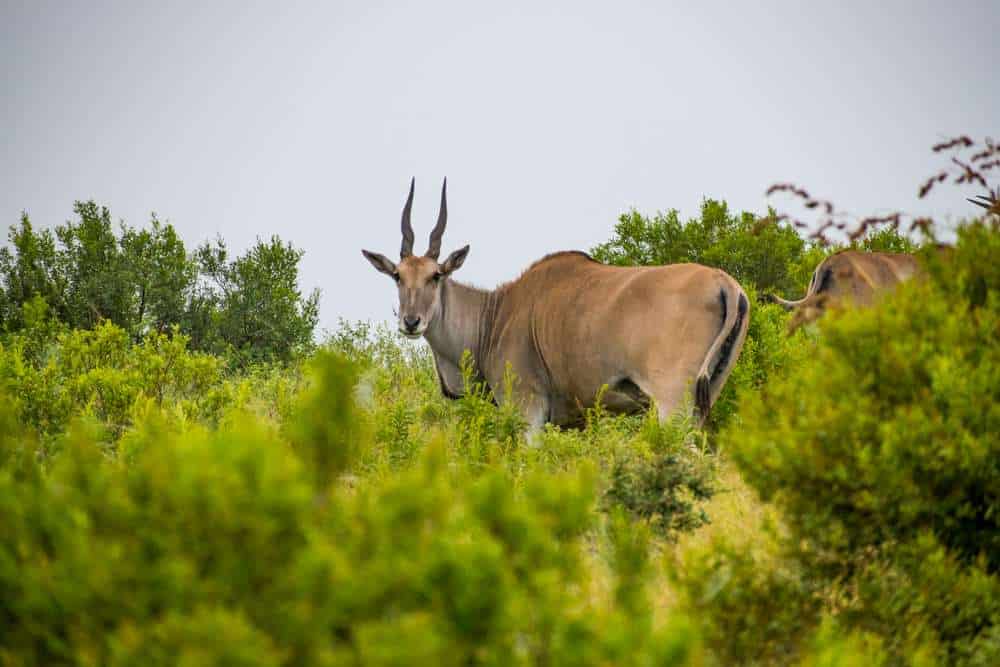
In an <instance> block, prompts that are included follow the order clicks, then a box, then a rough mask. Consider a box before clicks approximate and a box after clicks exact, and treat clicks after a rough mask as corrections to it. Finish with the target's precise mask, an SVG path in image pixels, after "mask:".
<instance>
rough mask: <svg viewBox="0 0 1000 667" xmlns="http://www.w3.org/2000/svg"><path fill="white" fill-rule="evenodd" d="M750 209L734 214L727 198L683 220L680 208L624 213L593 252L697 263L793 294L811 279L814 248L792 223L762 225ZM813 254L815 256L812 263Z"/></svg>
mask: <svg viewBox="0 0 1000 667" xmlns="http://www.w3.org/2000/svg"><path fill="white" fill-rule="evenodd" d="M758 223H759V221H758V219H757V217H756V216H755V215H753V214H751V213H741V214H739V215H736V214H733V213H731V212H730V211H729V207H728V206H727V205H726V203H725V202H720V201H715V200H713V199H706V200H705V201H703V202H702V205H701V214H700V216H699V217H698V218H693V219H691V220H688V221H687V222H682V221H681V219H680V214H679V213H678V212H677V211H676V210H671V211H668V212H667V213H665V214H663V213H659V214H657V215H655V216H654V217H653V218H648V217H646V216H643V215H642V214H640V213H639V212H638V211H635V210H633V211H631V212H629V213H626V214H623V215H622V216H621V217H620V218H619V219H618V224H617V225H615V231H614V236H613V237H612V238H611V240H609V241H607V242H606V243H602V244H600V245H598V246H597V247H595V248H594V249H593V250H592V251H591V252H592V254H593V256H594V258H595V259H598V260H600V261H602V262H606V263H608V264H618V265H628V266H632V265H641V266H656V265H662V264H676V263H680V262H696V263H699V264H705V265H707V266H715V267H718V268H720V269H723V270H724V271H726V273H728V274H730V275H731V276H733V277H734V278H735V279H736V280H737V281H738V282H739V283H740V284H741V285H747V284H752V285H755V286H756V287H757V288H758V289H760V290H767V291H771V290H777V291H779V292H789V293H794V292H796V291H799V290H801V289H802V285H804V284H805V283H806V282H808V276H809V274H810V273H811V272H812V269H813V268H815V264H813V265H812V266H811V267H809V268H808V272H807V273H806V274H805V280H803V279H802V278H803V276H802V275H799V273H800V272H799V271H797V268H798V263H799V262H800V261H801V260H802V259H803V256H804V255H806V254H807V252H808V250H809V248H808V246H807V245H806V243H805V241H803V240H802V238H801V237H800V236H799V235H798V234H797V233H796V232H795V230H794V229H793V228H792V227H791V226H790V225H787V224H783V223H782V224H773V225H760V224H758ZM811 259H812V256H810V261H811Z"/></svg>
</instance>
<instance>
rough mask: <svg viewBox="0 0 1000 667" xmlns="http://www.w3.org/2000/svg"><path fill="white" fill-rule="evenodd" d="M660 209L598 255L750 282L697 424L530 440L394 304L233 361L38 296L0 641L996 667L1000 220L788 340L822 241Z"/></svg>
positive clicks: (282, 656)
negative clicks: (395, 318) (745, 313)
mask: <svg viewBox="0 0 1000 667" xmlns="http://www.w3.org/2000/svg"><path fill="white" fill-rule="evenodd" d="M661 218H662V219H660V218H657V219H654V220H653V221H649V220H648V219H645V218H643V217H642V216H640V215H638V214H635V213H633V214H630V215H628V216H625V217H623V219H622V224H621V225H619V227H618V228H616V231H615V236H614V237H613V239H612V240H611V241H609V243H608V244H605V245H604V246H602V247H601V248H600V249H598V253H597V254H601V253H605V254H606V256H605V257H604V259H606V260H608V261H615V262H619V263H634V262H644V261H649V262H659V261H664V257H663V256H661V255H662V254H663V253H664V252H667V251H668V250H669V247H672V244H676V246H677V247H685V248H687V250H685V252H687V253H689V254H691V253H693V255H692V258H696V259H698V260H699V261H705V262H713V261H716V260H717V262H718V263H724V262H727V261H728V262H733V263H734V264H733V265H732V266H730V270H732V271H734V272H738V271H742V272H743V273H742V274H741V278H742V280H743V281H744V284H746V285H747V289H748V292H749V293H750V294H751V297H752V298H753V299H754V303H753V307H752V311H751V312H752V319H751V322H752V323H751V329H750V334H749V337H748V340H747V343H746V347H745V348H744V351H743V354H742V355H741V358H740V360H739V363H738V366H737V368H736V370H735V371H734V373H733V375H732V376H731V379H730V382H729V385H728V386H727V389H726V392H725V393H724V395H723V397H722V399H720V402H719V403H718V404H717V406H716V409H715V412H714V414H713V420H712V422H711V424H710V428H709V429H708V430H707V431H706V432H701V431H698V430H696V429H694V428H693V427H692V424H691V422H690V420H688V419H686V418H685V417H684V416H682V415H679V416H677V417H675V418H674V419H671V420H669V421H668V422H666V423H659V422H658V421H657V419H656V418H655V412H654V413H651V414H650V415H645V416H642V415H640V416H631V417H620V416H613V415H609V414H606V413H604V412H603V411H602V410H601V409H599V408H598V409H594V410H591V411H590V412H589V413H588V415H587V419H586V422H585V424H584V426H583V427H582V428H580V429H578V430H561V429H558V428H554V427H551V426H550V427H547V429H546V430H545V431H544V433H543V434H542V435H541V437H540V441H539V443H538V446H537V447H529V446H528V445H527V443H526V441H525V439H524V435H523V431H524V424H523V422H522V420H521V418H520V416H519V415H518V414H517V413H516V412H515V411H513V410H512V409H510V408H506V407H497V406H496V405H494V404H493V402H492V401H490V400H489V396H488V393H487V392H486V391H485V389H484V388H482V387H477V386H476V385H475V384H474V383H473V382H472V381H471V379H470V378H467V381H466V391H465V396H463V397H462V398H460V399H458V400H455V401H451V400H447V399H445V398H444V397H442V396H441V393H440V390H439V387H438V380H437V377H436V375H435V372H434V369H433V362H432V359H431V357H430V354H429V351H428V350H427V349H426V347H424V346H422V345H417V344H412V343H409V342H407V341H405V340H402V339H400V338H398V337H397V336H396V335H395V334H394V333H393V332H391V331H389V330H387V329H385V328H380V327H378V326H373V325H370V324H366V323H342V325H341V326H340V328H339V329H338V331H337V332H336V333H334V334H333V335H332V336H331V337H330V338H329V340H327V341H325V342H324V343H323V344H322V345H319V346H318V349H316V350H313V351H306V352H300V353H298V354H296V355H292V356H290V357H288V358H280V357H279V358H277V359H276V360H274V361H269V360H264V359H259V360H256V361H252V360H251V359H250V357H246V356H243V357H241V359H242V360H243V361H242V363H239V364H233V363H231V360H230V359H229V358H228V357H225V356H220V355H218V354H212V353H210V352H207V351H203V350H197V349H192V345H191V340H190V339H189V338H188V337H187V336H186V335H185V333H184V332H183V330H181V329H180V328H177V329H170V328H167V329H166V330H163V331H161V330H157V329H154V330H149V331H144V332H140V333H141V335H137V334H136V331H134V330H132V331H130V330H126V329H125V328H122V327H121V326H119V325H117V324H115V323H113V322H107V321H103V322H100V323H98V324H97V325H96V326H94V327H93V328H89V329H88V328H81V327H70V326H67V325H66V324H65V323H64V322H63V321H62V320H61V319H60V317H59V313H58V310H54V309H53V308H51V307H50V305H49V303H48V300H47V299H46V298H45V295H43V294H38V293H36V294H32V295H28V296H27V297H26V298H24V299H23V300H22V301H20V302H19V303H18V311H17V314H16V317H14V318H13V319H12V320H10V321H14V322H16V323H17V325H16V326H14V327H10V328H9V330H8V331H7V333H5V334H4V335H3V338H2V342H0V530H2V533H0V665H157V664H164V665H166V664H170V665H173V664H184V665H217V664H225V665H327V664H329V665H343V664H357V665H362V664H363V665H400V664H443V665H450V664H454V665H460V664H461V665H472V664H476V665H508V664H533V665H542V664H549V665H628V664H634V665H730V664H768V665H770V664H775V665H788V664H801V665H862V664H863V665H877V664H886V665H932V664H954V665H993V664H997V663H998V662H1000V629H998V628H1000V623H998V621H1000V574H998V567H1000V519H998V517H1000V513H998V509H1000V506H998V502H1000V442H998V439H997V438H996V434H997V433H1000V400H998V399H1000V356H998V352H997V350H998V346H997V339H998V334H1000V272H998V268H997V267H998V264H997V262H996V261H995V259H996V257H998V256H1000V228H998V226H997V224H996V223H995V222H989V221H987V222H981V223H973V224H969V225H967V226H965V227H964V228H962V230H961V231H960V234H959V242H958V245H957V247H956V249H955V251H954V252H953V253H951V254H950V255H949V256H947V257H946V258H944V259H941V258H938V259H932V260H929V263H928V265H927V266H928V277H927V278H926V279H925V280H921V281H915V282H913V283H910V284H908V285H906V286H905V287H904V288H902V289H900V290H898V291H897V292H896V293H894V294H893V295H891V296H889V297H887V299H886V301H885V302H884V303H882V304H881V305H880V306H879V307H877V308H872V309H868V310H858V311H854V310H844V311H838V310H834V312H832V313H830V314H828V315H827V316H826V317H824V318H823V319H822V320H821V321H820V322H819V323H818V324H815V325H811V326H810V327H807V329H806V330H804V331H799V332H797V333H796V334H795V335H793V336H787V335H786V334H785V327H784V325H785V318H786V317H787V316H786V315H785V313H784V312H783V311H781V310H780V309H778V308H777V307H776V306H768V305H763V304H759V303H757V302H756V293H757V289H758V288H777V289H785V290H793V288H794V286H795V284H796V281H798V283H800V284H801V286H802V287H804V285H805V283H806V282H807V281H808V271H806V270H804V269H803V268H802V267H805V266H807V265H808V264H809V263H814V262H816V261H819V258H821V257H822V255H823V254H824V253H826V252H829V251H830V249H829V248H824V247H822V246H821V245H818V244H816V245H810V244H808V243H806V242H805V241H803V240H802V239H801V238H800V237H799V236H798V235H797V234H795V232H794V230H793V229H792V228H791V226H789V225H788V224H785V223H778V224H776V225H775V226H773V227H772V228H768V229H769V231H765V232H764V235H763V237H761V236H759V235H758V234H757V233H755V232H754V225H752V224H751V222H752V220H751V219H750V218H748V217H746V216H732V215H730V214H729V213H728V211H727V210H726V209H725V206H724V205H722V204H716V203H714V202H706V207H705V209H704V210H703V212H702V217H701V218H699V219H697V220H695V221H692V222H690V223H688V224H680V223H679V222H677V221H676V216H675V215H674V216H673V217H670V216H665V217H664V216H661ZM759 231H760V230H758V232H759ZM667 241H669V243H668V242H667ZM858 242H859V243H861V244H867V245H868V246H869V247H883V248H896V249H900V248H906V247H908V246H907V244H909V243H911V241H908V240H907V239H905V238H904V237H902V236H900V235H899V234H898V233H896V232H885V231H881V232H878V233H876V234H869V235H867V236H864V237H861V238H859V240H858ZM657 248H659V250H657ZM630 253H631V254H630ZM713 253H714V254H713ZM935 257H937V256H935ZM712 258H716V259H715V260H713V259H712ZM666 259H669V260H671V261H675V260H677V259H678V258H677V257H673V256H670V257H667V258H666ZM765 260H766V261H765ZM768 276H770V277H768ZM757 281H759V282H760V284H758V282H757ZM769 281H770V282H769ZM293 287H294V286H293ZM292 291H295V290H294V289H293V290H292Z"/></svg>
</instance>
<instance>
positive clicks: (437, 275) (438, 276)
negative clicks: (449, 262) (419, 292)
mask: <svg viewBox="0 0 1000 667" xmlns="http://www.w3.org/2000/svg"><path fill="white" fill-rule="evenodd" d="M443 277H444V274H443V273H435V274H434V275H433V276H432V277H431V280H433V281H434V282H436V283H439V282H441V278H443Z"/></svg>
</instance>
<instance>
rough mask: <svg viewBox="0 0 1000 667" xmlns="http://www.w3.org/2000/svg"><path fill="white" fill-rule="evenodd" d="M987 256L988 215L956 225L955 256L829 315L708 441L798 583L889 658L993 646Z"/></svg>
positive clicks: (998, 519)
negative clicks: (755, 495)
mask: <svg viewBox="0 0 1000 667" xmlns="http://www.w3.org/2000/svg"><path fill="white" fill-rule="evenodd" d="M998 256H1000V231H998V229H997V228H996V227H990V226H987V225H984V224H970V225H968V226H965V227H963V228H961V229H960V230H959V234H958V244H957V247H956V249H955V250H954V252H952V253H950V254H948V255H945V256H943V257H942V256H934V255H931V254H927V256H926V257H925V261H926V262H927V264H928V268H929V274H930V276H929V278H928V279H927V280H920V281H913V282H910V283H907V284H906V285H904V286H903V287H902V288H901V289H899V290H898V291H897V292H896V293H894V294H893V295H891V296H890V297H888V298H887V300H886V302H885V303H884V304H883V305H882V306H881V307H879V308H873V309H863V310H861V309H859V310H848V311H845V312H843V313H842V314H840V315H839V316H836V317H830V318H826V319H825V320H824V321H823V323H822V324H821V325H820V334H821V335H820V336H819V338H818V339H817V340H816V342H815V344H814V346H813V347H812V348H811V349H810V350H809V352H808V354H805V355H801V356H800V357H798V358H797V360H796V362H795V364H794V365H792V366H790V367H789V368H788V369H787V371H786V374H785V375H784V376H783V377H772V378H771V380H770V381H769V382H768V384H767V386H766V387H765V389H764V390H763V391H762V392H761V393H760V394H752V393H748V394H745V395H744V396H743V397H742V399H743V400H742V402H741V405H740V418H739V423H738V424H735V425H733V426H731V427H730V428H729V429H728V430H727V431H726V432H725V433H724V435H723V437H722V438H721V441H722V446H723V448H724V449H725V450H726V451H728V452H730V454H731V455H732V457H733V459H734V460H735V461H736V462H737V463H738V465H739V467H740V469H741V471H742V472H743V475H744V478H745V479H746V481H747V482H748V483H749V484H750V485H751V486H752V487H754V488H755V489H756V490H757V491H758V492H759V493H760V494H761V495H762V497H763V498H764V499H765V500H770V501H772V502H774V503H775V504H776V505H777V506H778V507H779V508H780V509H781V510H782V515H783V520H784V523H785V525H786V527H787V536H786V537H785V540H784V549H785V557H786V558H789V559H792V560H793V561H794V562H795V563H797V567H798V568H799V569H800V571H801V576H802V577H803V585H805V586H806V587H807V588H815V589H817V590H822V591H823V595H824V599H825V605H826V608H827V609H828V611H831V612H834V611H835V612H836V613H837V614H838V618H839V622H841V623H843V624H845V625H846V626H847V627H849V628H857V629H862V630H866V631H870V632H873V633H875V634H876V635H877V636H879V637H881V638H882V640H883V641H884V643H885V647H886V649H887V650H889V651H890V653H891V654H892V655H893V656H896V657H897V658H898V659H902V657H903V656H911V657H913V656H918V655H931V656H933V659H934V660H935V661H940V662H943V663H946V664H987V663H991V661H995V659H996V658H997V656H998V655H1000V653H998V651H1000V649H998V642H997V637H998V632H997V630H996V629H995V628H996V627H997V622H998V621H1000V579H998V570H1000V511H998V508H1000V505H998V502H1000V500H998V499H1000V440H998V438H997V434H998V433H1000V347H998V345H997V333H998V331H1000V264H998V263H997V262H996V258H997V257H998ZM760 576H763V575H760ZM765 588H766V587H765ZM769 594H770V593H769V592H767V591H766V590H761V591H759V592H757V593H755V594H753V595H751V596H750V597H749V598H748V600H747V601H745V602H742V603H739V604H737V605H736V606H735V607H734V608H733V610H732V611H726V610H725V609H718V610H717V611H718V613H719V614H720V619H717V620H716V621H715V622H716V623H724V622H723V620H722V619H732V618H733V617H734V616H737V615H739V614H740V613H743V611H744V608H749V607H750V606H752V605H755V604H758V598H759V597H760V596H763V595H769ZM706 612H707V613H708V614H709V615H711V614H712V613H715V610H713V608H707V609H706ZM712 622H713V621H709V623H712ZM788 628H789V632H788V633H787V638H788V639H789V641H791V640H793V639H794V638H795V636H796V632H795V631H794V628H793V627H792V626H791V625H789V626H788ZM799 634H800V636H801V633H799ZM914 659H915V658H914Z"/></svg>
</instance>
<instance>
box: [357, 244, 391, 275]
mask: <svg viewBox="0 0 1000 667" xmlns="http://www.w3.org/2000/svg"><path fill="white" fill-rule="evenodd" d="M361 254H362V255H364V256H365V259H367V260H368V261H369V262H371V263H372V266H374V267H375V269H376V270H377V271H381V272H382V273H384V274H386V275H387V276H392V277H393V278H395V277H396V265H395V264H393V263H392V261H390V260H389V258H388V257H386V256H385V255H380V254H378V253H377V252H369V251H368V250H362V251H361Z"/></svg>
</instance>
